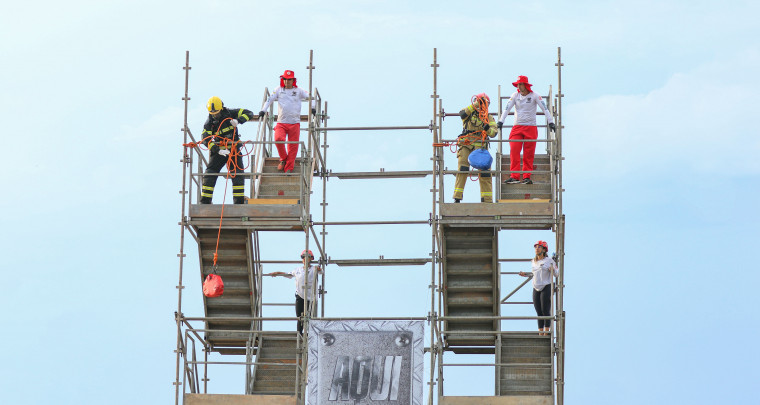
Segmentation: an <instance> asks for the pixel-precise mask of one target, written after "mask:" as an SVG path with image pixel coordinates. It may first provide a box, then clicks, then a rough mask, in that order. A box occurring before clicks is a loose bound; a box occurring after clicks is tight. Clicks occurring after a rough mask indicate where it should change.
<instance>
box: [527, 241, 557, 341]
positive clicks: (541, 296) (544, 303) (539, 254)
mask: <svg viewBox="0 0 760 405" xmlns="http://www.w3.org/2000/svg"><path fill="white" fill-rule="evenodd" d="M533 248H534V249H536V256H535V257H533V260H532V261H531V272H532V274H531V275H529V274H528V273H525V272H522V271H521V272H520V273H519V274H520V275H521V276H523V277H533V307H534V308H535V309H536V315H537V316H551V314H552V288H551V286H552V277H555V276H557V275H558V273H557V264H556V263H555V262H554V260H552V258H550V257H549V256H548V255H547V252H548V251H549V244H548V243H546V242H544V241H542V240H540V241H538V242H536V244H535V245H533ZM550 328H551V320H548V319H539V320H538V330H539V331H541V333H540V335H541V336H544V335H548V333H544V332H549V330H550Z"/></svg>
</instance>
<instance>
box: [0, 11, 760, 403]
mask: <svg viewBox="0 0 760 405" xmlns="http://www.w3.org/2000/svg"><path fill="white" fill-rule="evenodd" d="M758 12H760V7H759V6H758V5H757V3H756V2H749V1H734V2H723V3H715V2H706V1H689V2H686V1H683V2H680V1H640V2H631V3H624V4H623V3H620V2H605V1H575V2H572V3H568V2H522V3H520V2H512V1H493V2H491V1H484V2H481V3H477V4H471V3H463V2H451V1H437V2H430V1H419V2H413V3H412V2H400V1H369V0H368V1H361V0H360V1H356V0H354V1H323V2H319V3H318V4H314V3H312V2H309V1H290V2H287V3H284V2H283V3H276V2H267V3H263V2H229V1H204V2H200V1H185V2H174V1H166V2H148V1H130V2H121V1H115V2H108V3H104V2H95V1H76V0H74V1H69V2H64V3H61V2H50V1H30V2H24V3H21V2H15V3H12V4H7V5H5V6H4V10H3V13H2V15H0V33H1V35H0V38H2V40H0V55H2V58H0V60H2V67H1V68H0V69H2V75H0V89H2V93H3V94H4V95H5V97H2V99H1V101H0V103H2V105H0V111H2V114H3V122H4V123H5V125H6V131H7V136H6V138H5V139H6V145H7V146H6V155H5V161H4V165H5V167H6V169H5V170H3V171H2V180H3V185H4V187H5V189H6V190H7V192H6V197H5V198H3V199H2V200H0V208H1V209H2V212H3V214H2V215H0V229H1V231H0V244H1V245H2V246H4V248H5V249H4V253H5V255H4V256H5V260H4V264H3V266H2V268H3V275H4V278H5V280H6V283H5V286H6V287H5V288H4V292H3V294H2V295H1V296H0V304H1V305H2V308H3V309H4V318H5V319H4V322H3V333H2V337H0V343H1V344H2V346H3V347H4V348H5V350H3V351H2V353H0V364H2V366H0V402H2V403H9V404H46V403H53V402H55V403H63V404H75V403H76V404H82V403H87V404H90V403H92V404H95V403H112V404H132V403H136V402H141V403H171V401H173V399H174V390H173V387H172V385H171V383H172V381H173V380H174V354H173V352H172V351H173V350H174V348H175V343H174V339H175V331H174V323H173V312H174V311H175V310H176V306H177V295H176V289H175V288H174V286H175V285H176V284H177V270H178V259H177V257H176V254H177V253H178V251H179V236H180V227H179V226H177V222H178V221H179V219H180V199H179V194H178V190H179V189H180V187H181V166H180V164H179V159H180V157H181V154H182V148H181V147H180V143H181V140H182V138H181V135H182V133H181V132H180V128H181V127H182V101H181V100H180V99H181V97H182V96H183V89H184V87H183V85H184V75H183V71H182V69H181V67H182V66H183V65H184V61H185V59H184V58H185V56H184V55H185V51H186V50H189V51H190V52H191V54H190V64H191V66H192V67H193V69H192V70H191V76H190V96H191V98H192V100H191V103H190V114H191V115H190V126H191V129H192V130H193V131H194V132H195V133H198V132H199V131H200V127H201V125H202V123H203V120H204V119H205V115H204V103H205V100H206V99H207V98H208V97H210V96H212V95H217V96H219V97H221V98H222V99H223V100H224V101H225V103H226V104H227V105H229V106H234V107H247V108H250V109H252V110H254V111H257V110H258V109H259V107H260V105H261V97H262V94H263V91H264V88H265V87H267V86H268V87H269V88H270V89H271V88H273V87H275V86H276V85H277V83H278V80H277V77H278V76H279V75H280V74H281V73H282V71H283V70H285V69H292V70H294V71H295V72H296V76H297V77H298V78H299V83H301V84H302V86H303V85H306V84H307V80H306V77H307V71H306V69H305V67H306V65H307V64H308V51H309V49H313V50H314V53H315V60H314V64H315V65H316V66H317V69H316V70H315V71H314V79H315V85H316V86H317V87H318V88H319V90H320V92H321V94H322V95H323V97H324V98H325V99H326V100H327V101H328V102H329V111H330V116H331V121H330V123H331V125H336V126H354V125H427V124H428V123H429V121H430V119H431V118H432V105H431V101H430V98H429V95H430V94H431V92H432V72H431V68H430V63H431V62H432V53H433V48H438V56H439V63H440V64H441V67H440V70H439V76H438V85H439V89H438V90H439V94H440V95H441V98H442V100H443V104H444V108H445V109H446V111H448V112H455V111H458V110H459V109H460V108H462V107H463V106H464V105H466V103H467V102H468V101H469V99H470V97H471V96H472V95H473V94H477V93H480V92H483V91H485V92H487V93H488V94H491V95H494V94H496V92H497V86H499V85H502V86H503V87H506V88H507V90H505V92H506V91H508V90H509V89H510V88H511V85H510V83H511V82H512V81H514V79H515V78H516V76H517V75H527V76H528V77H529V78H530V79H531V82H532V83H534V84H535V85H536V88H537V89H539V90H540V91H541V93H542V94H543V93H545V92H546V90H548V86H549V85H550V84H551V85H554V86H555V88H556V85H557V75H556V68H555V66H554V63H555V61H556V53H557V47H558V46H561V47H562V54H563V62H564V63H565V70H564V71H563V77H562V80H563V82H562V85H563V92H564V93H565V95H566V97H565V99H564V124H565V126H566V128H565V131H564V136H565V143H564V154H565V157H566V160H565V163H564V170H565V172H564V184H565V189H566V193H565V194H564V198H565V200H564V201H565V207H564V208H565V214H566V215H567V238H566V243H567V247H566V267H565V269H566V285H567V287H566V297H565V308H566V310H567V313H568V321H567V322H568V323H567V330H568V337H567V370H566V379H567V384H566V395H567V403H569V404H572V403H581V401H582V402H583V403H591V404H595V403H599V404H607V403H618V404H634V403H642V402H645V403H673V402H679V403H681V402H683V403H694V404H708V403H716V402H721V403H737V404H745V403H746V404H748V403H754V402H756V401H755V400H752V398H754V392H753V390H752V389H751V387H753V386H755V385H756V381H757V379H758V377H760V373H758V371H757V367H756V364H757V362H758V360H760V359H759V357H758V354H757V351H756V350H754V344H755V343H756V341H757V337H758V336H759V335H760V333H759V332H760V330H759V329H758V315H757V308H759V307H760V305H758V304H759V303H758V298H757V293H756V290H757V287H756V286H757V285H758V282H760V277H758V275H757V272H756V271H755V267H756V266H755V263H754V261H753V259H752V256H751V253H752V251H753V249H754V248H755V247H756V246H757V244H758V241H759V240H758V237H757V233H756V230H757V229H758V226H760V221H759V220H758V215H757V206H758V203H757V200H758V197H759V193H758V189H759V188H760V180H759V177H758V175H759V174H760V160H758V158H757V156H758V153H759V152H760V141H758V130H757V125H756V124H755V119H754V117H755V116H756V115H757V114H756V112H755V110H756V108H755V101H756V98H757V97H756V95H757V94H758V92H759V91H760V80H759V79H758V77H757V72H759V71H760V44H759V43H758V40H757V38H758V36H759V35H758V34H759V33H758V30H757V28H756V26H757V24H756V16H757V14H758ZM458 130H459V129H458V124H457V123H456V122H455V120H449V121H447V122H446V124H445V127H444V131H446V132H445V133H447V134H451V135H452V136H453V135H454V134H455V133H457V132H458ZM241 131H242V133H243V135H244V136H246V135H252V134H253V133H254V127H253V125H250V126H249V125H246V126H243V127H241ZM329 141H330V145H331V146H330V158H329V159H330V163H329V165H330V167H331V168H332V169H333V170H334V171H336V172H338V171H365V170H366V171H369V170H378V169H379V168H385V169H387V170H425V169H429V168H430V161H429V156H430V154H431V148H430V135H429V133H428V132H427V131H420V132H413V131H407V132H393V133H386V132H383V133H379V132H351V133H340V134H338V133H336V134H334V135H333V134H331V135H330V138H329ZM446 159H447V160H446V164H447V165H448V166H449V167H453V166H454V165H455V159H454V157H453V154H448V155H447V157H446ZM452 185H453V180H452V179H449V181H448V182H447V183H446V187H447V193H450V191H451V187H452ZM473 186H474V184H470V185H468V187H467V190H466V194H465V199H469V200H470V201H474V200H475V198H476V187H473ZM429 188H430V179H426V180H377V181H363V182H362V181H356V180H354V181H348V180H347V181H341V180H331V181H330V182H329V183H328V199H329V202H330V206H329V210H328V214H327V217H328V219H329V220H353V219H378V220H385V219H427V218H428V213H429V211H430V194H429V192H428V190H429ZM320 197H321V194H319V193H317V198H320ZM357 235H361V237H357ZM429 236H430V230H429V228H427V227H425V226H418V227H415V226H407V227H376V228H370V229H366V228H358V227H348V228H336V229H331V230H330V239H329V240H328V254H329V255H330V256H331V257H332V258H333V259H345V258H371V257H377V256H378V255H384V256H385V257H424V256H426V255H427V254H428V253H429V250H430V239H429ZM536 239H548V240H550V241H553V237H552V235H550V234H549V233H545V232H522V233H505V232H502V233H501V234H500V250H501V255H502V257H528V256H529V255H530V253H531V246H532V244H533V243H534V241H535V240H536ZM301 243H302V238H301V237H300V235H296V234H292V235H270V234H267V235H265V237H264V240H262V248H263V252H264V253H263V254H264V257H265V258H272V259H287V258H296V257H297V254H298V252H300V250H301ZM187 253H188V256H189V259H188V261H187V262H186V279H185V280H186V283H187V284H188V288H187V289H186V293H187V299H186V300H185V312H186V314H188V315H200V314H202V308H201V306H200V291H199V284H200V280H199V279H200V277H199V276H198V274H199V273H198V269H197V262H193V258H194V250H193V248H192V246H189V247H188V251H187ZM748 255H749V256H748ZM266 270H267V271H270V270H271V271H277V270H282V271H286V270H289V269H288V268H285V267H283V268H280V267H277V266H272V267H270V268H267V269H266ZM327 271H328V286H327V289H328V292H329V293H328V296H327V300H328V301H327V307H326V310H327V314H328V315H329V316H425V315H426V313H427V311H428V309H429V296H428V290H427V285H428V283H429V272H430V270H429V267H424V268H423V267H413V268H383V269H377V270H374V269H365V268H338V267H336V266H330V267H328V269H327ZM267 287H268V288H271V289H268V290H267V293H266V294H267V298H268V299H269V300H271V301H281V302H289V301H290V300H291V299H292V291H291V289H292V284H291V282H290V281H288V280H284V279H283V280H274V281H271V282H269V284H267ZM281 298H282V299H281ZM280 299H281V300H280ZM526 299H527V295H526ZM288 327H289V326H288ZM479 372H480V373H481V374H482V376H483V378H482V379H479V380H477V379H475V378H474V377H472V375H476V374H471V375H467V376H466V375H457V374H456V373H454V372H452V374H450V375H449V374H447V377H448V378H447V381H446V392H447V394H451V395H454V394H459V395H477V394H480V395H485V394H488V393H489V389H490V388H489V387H490V386H488V385H483V386H481V385H478V384H474V383H473V381H481V380H482V381H486V382H490V381H492V378H490V377H488V376H490V375H492V374H491V371H488V370H486V371H482V370H481V371H479ZM447 373H448V371H447ZM242 375H243V374H242V370H241V374H234V373H233V374H231V375H230V376H229V377H228V379H227V378H217V379H216V380H212V382H211V384H212V387H213V389H216V390H219V392H222V391H224V390H227V389H229V390H238V389H241V387H242V378H243V377H242ZM478 375H480V374H478ZM212 378H214V376H213V375H212ZM458 379H459V380H458ZM457 380H458V381H457Z"/></svg>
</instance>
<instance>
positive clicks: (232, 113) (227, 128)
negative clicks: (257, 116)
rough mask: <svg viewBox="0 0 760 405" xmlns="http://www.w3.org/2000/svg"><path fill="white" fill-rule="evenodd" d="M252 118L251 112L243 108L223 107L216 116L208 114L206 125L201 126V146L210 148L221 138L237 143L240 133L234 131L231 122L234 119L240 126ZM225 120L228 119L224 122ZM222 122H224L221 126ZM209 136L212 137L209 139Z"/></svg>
mask: <svg viewBox="0 0 760 405" xmlns="http://www.w3.org/2000/svg"><path fill="white" fill-rule="evenodd" d="M253 116H254V114H253V113H252V112H251V110H246V109H245V108H227V107H223V108H222V111H220V112H219V114H217V115H216V116H213V115H211V114H209V115H208V119H206V123H205V124H203V133H202V134H201V137H202V138H203V144H204V145H206V146H209V147H210V146H211V145H213V144H214V143H215V141H217V142H218V141H220V140H221V138H224V139H228V140H231V141H239V140H240V131H235V127H233V126H232V123H231V121H232V120H233V119H236V120H237V121H238V125H240V124H243V123H245V122H247V121H248V120H250V119H251V117H253ZM226 118H229V119H228V120H226V121H225V119H226ZM222 121H224V123H223V124H222ZM220 124H221V126H220ZM209 135H213V137H211V138H209V137H208V136H209ZM219 147H220V148H221V147H222V146H221V145H219Z"/></svg>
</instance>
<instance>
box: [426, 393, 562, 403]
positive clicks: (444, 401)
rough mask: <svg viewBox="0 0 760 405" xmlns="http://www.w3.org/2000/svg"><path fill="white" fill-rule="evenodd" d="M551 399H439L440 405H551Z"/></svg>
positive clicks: (537, 397) (515, 396)
mask: <svg viewBox="0 0 760 405" xmlns="http://www.w3.org/2000/svg"><path fill="white" fill-rule="evenodd" d="M553 403H554V401H553V399H552V397H551V396H550V395H549V396H534V395H514V396H505V397H441V398H440V401H438V404H440V405H471V404H478V405H552V404H553Z"/></svg>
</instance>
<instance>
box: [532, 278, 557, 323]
mask: <svg viewBox="0 0 760 405" xmlns="http://www.w3.org/2000/svg"><path fill="white" fill-rule="evenodd" d="M533 306H534V307H535V308H536V315H538V316H551V315H552V285H551V284H547V285H545V286H544V288H542V289H541V290H540V291H536V289H535V288H534V289H533ZM551 324H552V321H551V320H548V319H539V320H538V329H541V328H548V327H550V326H551Z"/></svg>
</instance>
